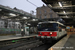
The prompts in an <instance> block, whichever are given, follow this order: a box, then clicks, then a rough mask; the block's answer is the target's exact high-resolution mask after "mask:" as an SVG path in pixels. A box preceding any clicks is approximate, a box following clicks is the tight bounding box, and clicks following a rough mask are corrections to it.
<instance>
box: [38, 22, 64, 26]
mask: <svg viewBox="0 0 75 50" xmlns="http://www.w3.org/2000/svg"><path fill="white" fill-rule="evenodd" d="M42 23H58V24H60V25H64V24H62V23H60V22H57V21H46V22H39V23H38V24H42ZM64 26H65V25H64Z"/></svg>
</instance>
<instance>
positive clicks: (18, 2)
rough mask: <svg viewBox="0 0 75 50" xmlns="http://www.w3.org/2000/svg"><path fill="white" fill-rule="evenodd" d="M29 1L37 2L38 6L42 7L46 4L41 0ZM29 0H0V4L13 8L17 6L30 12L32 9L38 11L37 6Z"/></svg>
mask: <svg viewBox="0 0 75 50" xmlns="http://www.w3.org/2000/svg"><path fill="white" fill-rule="evenodd" d="M28 1H30V2H31V3H33V4H35V5H36V6H37V7H40V6H42V5H43V4H44V3H43V2H42V1H41V0H28ZM28 1H27V0H0V4H1V5H4V6H9V7H11V8H14V7H16V8H18V9H22V10H24V11H26V12H29V13H30V11H32V10H33V11H34V12H36V8H37V7H36V6H34V5H33V4H31V3H29V2H28ZM44 5H45V4H44Z"/></svg>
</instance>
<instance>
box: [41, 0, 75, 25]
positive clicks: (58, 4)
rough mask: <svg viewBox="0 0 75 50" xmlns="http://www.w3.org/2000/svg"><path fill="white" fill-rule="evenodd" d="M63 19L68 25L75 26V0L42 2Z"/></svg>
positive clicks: (47, 0) (44, 0)
mask: <svg viewBox="0 0 75 50" xmlns="http://www.w3.org/2000/svg"><path fill="white" fill-rule="evenodd" d="M42 1H43V2H44V3H45V4H46V5H47V6H48V7H50V8H51V9H52V10H54V12H56V13H57V14H58V15H59V17H61V18H62V19H63V20H64V21H65V24H66V25H70V26H75V23H74V22H75V0H42Z"/></svg>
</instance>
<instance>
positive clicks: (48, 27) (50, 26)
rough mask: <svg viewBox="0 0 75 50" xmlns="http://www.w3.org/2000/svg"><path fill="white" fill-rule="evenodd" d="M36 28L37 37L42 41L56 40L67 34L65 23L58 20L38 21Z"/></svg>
mask: <svg viewBox="0 0 75 50" xmlns="http://www.w3.org/2000/svg"><path fill="white" fill-rule="evenodd" d="M37 28H38V36H37V38H39V40H41V41H42V42H44V43H47V42H53V41H56V40H58V39H59V38H61V37H62V36H64V35H66V34H67V32H66V25H64V24H62V23H60V22H58V21H47V22H39V23H38V25H37Z"/></svg>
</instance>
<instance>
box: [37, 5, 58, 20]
mask: <svg viewBox="0 0 75 50" xmlns="http://www.w3.org/2000/svg"><path fill="white" fill-rule="evenodd" d="M36 17H37V18H39V19H47V18H48V19H49V18H58V15H57V14H56V13H55V12H54V11H53V10H51V9H50V8H49V7H48V6H45V5H43V6H42V7H38V8H37V9H36Z"/></svg>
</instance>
